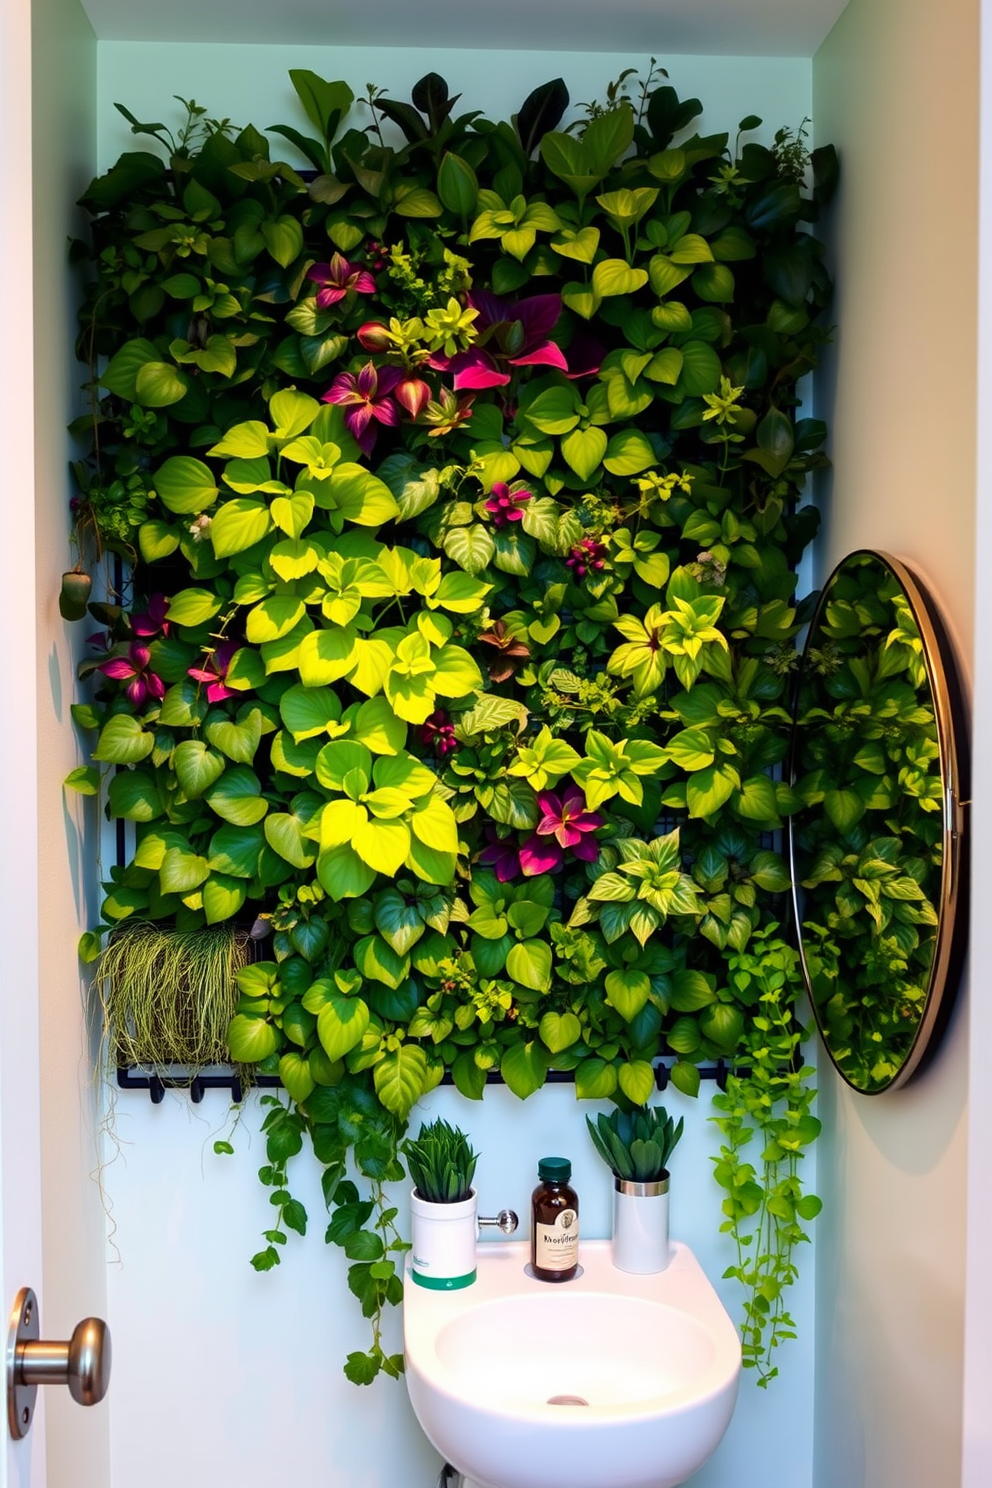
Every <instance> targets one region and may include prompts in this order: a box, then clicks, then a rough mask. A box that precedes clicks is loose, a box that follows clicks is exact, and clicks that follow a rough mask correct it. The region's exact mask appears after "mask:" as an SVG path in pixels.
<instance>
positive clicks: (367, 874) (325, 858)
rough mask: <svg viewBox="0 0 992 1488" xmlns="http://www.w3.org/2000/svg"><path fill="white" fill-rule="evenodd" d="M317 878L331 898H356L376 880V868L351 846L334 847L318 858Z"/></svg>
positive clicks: (365, 891) (365, 892) (364, 892)
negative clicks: (365, 861)
mask: <svg viewBox="0 0 992 1488" xmlns="http://www.w3.org/2000/svg"><path fill="white" fill-rule="evenodd" d="M317 878H318V879H319V880H320V883H321V885H322V887H323V888H324V889H326V890H327V892H328V894H330V896H331V898H332V899H334V900H340V899H356V898H358V897H359V896H360V895H362V894H367V893H368V891H369V889H370V888H371V887H372V885H373V883H374V882H375V869H374V868H370V867H369V866H368V864H367V863H363V862H362V860H361V858H360V857H359V856H358V854H357V853H356V852H355V851H354V849H353V848H350V847H345V846H341V847H332V848H330V849H328V850H326V851H324V852H322V853H321V854H320V856H319V857H318V859H317Z"/></svg>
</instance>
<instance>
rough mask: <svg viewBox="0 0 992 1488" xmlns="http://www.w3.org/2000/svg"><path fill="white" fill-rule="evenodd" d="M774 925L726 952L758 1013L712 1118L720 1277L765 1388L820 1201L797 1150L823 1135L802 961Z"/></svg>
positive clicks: (789, 1328) (787, 1325)
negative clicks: (738, 1310)
mask: <svg viewBox="0 0 992 1488" xmlns="http://www.w3.org/2000/svg"><path fill="white" fill-rule="evenodd" d="M777 929H778V927H777V926H776V925H774V924H769V925H766V926H765V927H764V929H762V930H760V931H759V932H757V934H756V935H755V936H753V937H752V940H751V945H750V947H749V948H748V950H746V951H744V952H742V953H741V954H740V955H737V956H732V957H730V958H729V962H728V966H729V972H730V981H731V984H732V985H733V986H734V988H735V990H736V991H737V993H738V995H739V996H740V997H741V998H742V999H743V1000H744V1001H745V1002H746V1003H747V1004H748V1005H749V1006H750V1007H752V1008H753V1009H754V1011H753V1014H752V1016H751V1018H750V1020H749V1022H748V1024H747V1025H746V1028H745V1032H744V1035H743V1037H742V1040H741V1044H742V1047H741V1049H740V1054H739V1057H740V1062H741V1065H742V1066H743V1069H742V1071H738V1072H736V1073H734V1074H732V1075H730V1076H729V1077H728V1080H727V1093H726V1095H717V1096H714V1099H713V1104H714V1105H715V1106H716V1107H717V1109H718V1110H719V1112H720V1113H721V1114H720V1115H718V1116H714V1117H711V1118H710V1119H711V1120H712V1121H714V1122H715V1123H716V1126H717V1129H718V1130H719V1132H720V1134H721V1136H722V1138H723V1145H722V1146H721V1148H720V1155H719V1157H718V1158H716V1159H715V1173H716V1180H717V1182H718V1183H719V1185H720V1187H721V1188H722V1189H724V1190H725V1192H726V1195H727V1197H726V1198H725V1199H724V1201H723V1212H724V1215H725V1216H726V1218H725V1220H724V1222H723V1224H722V1226H721V1229H722V1230H723V1231H724V1232H726V1233H727V1234H729V1235H731V1236H732V1237H733V1239H734V1242H735V1244H736V1246H737V1262H736V1265H733V1266H731V1267H730V1268H729V1269H728V1270H727V1271H726V1272H725V1273H724V1274H725V1275H726V1276H728V1277H733V1278H735V1280H737V1281H739V1282H740V1283H741V1285H742V1286H743V1287H744V1289H745V1302H744V1326H743V1330H742V1332H743V1338H742V1352H743V1362H744V1367H745V1369H756V1370H757V1372H758V1383H759V1385H762V1386H765V1387H767V1385H768V1384H769V1382H770V1381H771V1380H773V1379H774V1378H775V1376H776V1375H777V1374H778V1366H777V1364H775V1363H774V1362H773V1360H774V1357H775V1354H774V1351H775V1349H777V1348H779V1347H780V1346H781V1345H782V1343H784V1342H785V1341H786V1340H787V1339H789V1338H794V1337H795V1336H796V1334H795V1323H794V1322H793V1320H792V1318H791V1317H790V1315H789V1313H788V1311H787V1309H786V1305H785V1292H786V1289H787V1288H788V1287H789V1286H790V1285H791V1283H792V1282H793V1281H795V1279H796V1276H797V1275H798V1269H797V1265H796V1258H795V1250H796V1246H797V1245H800V1244H802V1243H803V1242H804V1241H806V1240H808V1238H809V1237H808V1236H807V1234H806V1232H805V1231H804V1229H803V1228H802V1226H803V1224H805V1223H808V1222H809V1221H810V1220H812V1219H815V1218H816V1216H817V1214H819V1212H820V1209H821V1207H822V1205H821V1202H820V1200H819V1199H818V1198H817V1197H816V1196H815V1195H814V1194H804V1193H803V1187H802V1178H801V1173H800V1163H801V1162H802V1159H803V1149H804V1148H806V1147H808V1146H809V1144H810V1143H811V1142H813V1141H815V1140H816V1138H817V1137H818V1136H819V1134H820V1123H819V1121H818V1120H817V1118H816V1117H815V1116H813V1115H812V1114H811V1109H810V1108H811V1106H812V1103H813V1098H814V1096H815V1094H816V1092H815V1091H814V1089H813V1088H812V1086H811V1084H810V1078H811V1076H812V1075H813V1073H814V1071H813V1070H812V1069H809V1068H808V1067H806V1066H805V1065H802V1064H801V1062H800V1057H799V1056H800V1044H801V1041H802V1039H803V1036H804V1030H803V1029H802V1028H801V1027H800V1025H799V1022H798V1020H797V1018H796V1012H795V1004H796V1000H797V997H798V996H799V992H800V978H799V972H798V962H799V957H798V953H797V952H796V951H795V950H793V948H792V947H791V946H789V945H787V944H786V943H785V942H784V941H782V940H780V939H778V938H777V936H776V933H775V932H776V930H777ZM752 1143H754V1145H755V1149H756V1150H755V1151H754V1154H753V1161H750V1162H749V1161H748V1160H747V1154H748V1151H749V1149H750V1148H751V1146H752Z"/></svg>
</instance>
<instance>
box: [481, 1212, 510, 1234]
mask: <svg viewBox="0 0 992 1488" xmlns="http://www.w3.org/2000/svg"><path fill="white" fill-rule="evenodd" d="M476 1222H477V1224H478V1226H479V1229H480V1230H484V1229H490V1230H499V1231H500V1233H501V1234H503V1235H512V1234H513V1233H514V1231H515V1230H516V1228H517V1226H518V1225H519V1223H520V1221H519V1219H518V1218H517V1216H516V1215H515V1214H514V1212H513V1210H512V1209H501V1210H500V1211H499V1213H498V1214H497V1215H495V1216H494V1218H492V1219H484V1218H483V1217H482V1215H481V1214H480V1215H479V1217H478V1220H477V1221H476Z"/></svg>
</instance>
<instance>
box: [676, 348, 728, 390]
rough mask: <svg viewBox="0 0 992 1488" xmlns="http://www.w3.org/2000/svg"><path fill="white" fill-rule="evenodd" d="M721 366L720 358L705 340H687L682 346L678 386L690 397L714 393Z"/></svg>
mask: <svg viewBox="0 0 992 1488" xmlns="http://www.w3.org/2000/svg"><path fill="white" fill-rule="evenodd" d="M722 375H723V367H722V365H721V362H720V358H719V357H718V356H717V354H716V352H715V351H714V350H713V348H712V346H708V345H707V343H706V342H705V341H687V342H686V343H685V345H684V346H683V347H682V375H681V377H680V378H679V383H678V385H679V388H680V389H681V390H682V392H684V393H685V394H686V395H687V396H688V397H690V398H698V397H701V395H702V394H703V393H715V392H716V390H717V388H718V387H719V386H720V378H721V376H722Z"/></svg>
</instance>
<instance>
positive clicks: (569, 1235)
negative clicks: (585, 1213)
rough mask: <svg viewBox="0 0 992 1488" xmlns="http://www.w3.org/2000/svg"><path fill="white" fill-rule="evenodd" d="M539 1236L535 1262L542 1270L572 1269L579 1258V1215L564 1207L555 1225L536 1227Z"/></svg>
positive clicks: (535, 1230) (537, 1236)
mask: <svg viewBox="0 0 992 1488" xmlns="http://www.w3.org/2000/svg"><path fill="white" fill-rule="evenodd" d="M534 1233H535V1235H536V1238H537V1245H536V1247H535V1256H534V1264H535V1266H537V1267H538V1268H539V1269H540V1270H542V1271H570V1270H571V1269H572V1267H573V1266H575V1265H577V1264H578V1260H579V1216H578V1215H577V1214H576V1212H575V1210H574V1209H562V1211H561V1212H560V1214H559V1215H558V1217H557V1219H556V1220H555V1222H554V1224H553V1225H546V1224H538V1225H535V1227H534Z"/></svg>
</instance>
